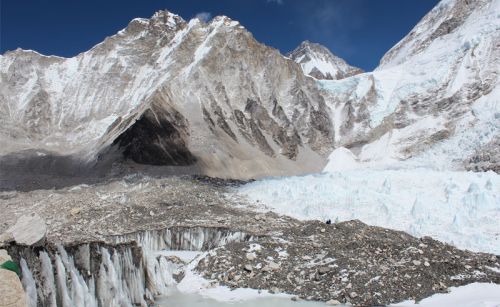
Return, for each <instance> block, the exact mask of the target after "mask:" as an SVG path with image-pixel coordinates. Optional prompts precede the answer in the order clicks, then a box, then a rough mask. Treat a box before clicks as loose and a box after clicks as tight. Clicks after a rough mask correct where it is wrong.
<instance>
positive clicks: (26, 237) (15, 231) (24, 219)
mask: <svg viewBox="0 0 500 307" xmlns="http://www.w3.org/2000/svg"><path fill="white" fill-rule="evenodd" d="M46 232H47V226H46V225H45V221H44V220H43V219H42V218H41V217H40V216H39V215H38V214H36V213H32V214H30V215H23V216H21V217H20V218H19V219H18V220H17V222H16V224H14V226H12V227H10V228H9V229H8V230H7V231H6V232H5V233H4V234H2V236H1V237H2V238H4V239H9V241H11V239H13V240H14V241H15V242H16V243H17V244H24V245H34V244H37V243H39V242H40V241H42V240H43V239H44V238H45V234H46ZM2 241H3V242H5V240H2Z"/></svg>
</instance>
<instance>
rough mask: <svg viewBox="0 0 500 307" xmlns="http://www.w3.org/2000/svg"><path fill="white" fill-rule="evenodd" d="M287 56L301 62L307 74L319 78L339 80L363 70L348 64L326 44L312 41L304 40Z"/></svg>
mask: <svg viewBox="0 0 500 307" xmlns="http://www.w3.org/2000/svg"><path fill="white" fill-rule="evenodd" d="M287 56H288V57H290V58H291V59H292V60H294V61H295V62H297V63H299V64H300V66H301V67H302V70H303V71H304V73H305V74H306V75H308V76H311V77H314V78H316V79H318V80H339V79H344V78H347V77H350V76H354V75H357V74H360V73H362V72H363V70H361V69H360V68H357V67H354V66H351V65H349V64H347V62H346V61H344V60H343V59H341V58H339V57H338V56H336V55H334V54H333V53H332V52H331V51H330V50H328V48H326V47H325V46H323V45H320V44H317V43H311V42H310V41H304V42H302V43H301V44H300V45H299V46H298V47H297V48H295V50H293V51H292V52H290V53H289V54H288V55H287Z"/></svg>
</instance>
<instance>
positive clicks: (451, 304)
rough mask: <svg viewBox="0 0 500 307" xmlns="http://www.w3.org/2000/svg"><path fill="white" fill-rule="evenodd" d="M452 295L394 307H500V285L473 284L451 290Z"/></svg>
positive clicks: (448, 294) (432, 297)
mask: <svg viewBox="0 0 500 307" xmlns="http://www.w3.org/2000/svg"><path fill="white" fill-rule="evenodd" d="M450 290H451V291H450V293H445V294H435V295H433V296H431V297H428V298H426V299H424V300H422V301H420V302H418V303H415V302H414V301H405V302H402V303H399V304H394V305H391V306H394V307H396V306H397V307H410V306H419V307H455V306H460V307H498V306H500V285H497V284H486V283H473V284H469V285H466V286H462V287H453V288H450Z"/></svg>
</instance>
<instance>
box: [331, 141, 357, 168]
mask: <svg viewBox="0 0 500 307" xmlns="http://www.w3.org/2000/svg"><path fill="white" fill-rule="evenodd" d="M358 167H359V163H358V161H357V157H356V156H355V155H354V154H353V153H352V152H351V151H350V150H349V149H347V148H345V147H339V148H337V149H335V150H334V151H333V152H332V153H331V154H330V156H329V157H328V164H327V165H326V166H325V169H324V170H323V171H325V172H329V173H332V172H340V171H346V170H350V169H356V168H358Z"/></svg>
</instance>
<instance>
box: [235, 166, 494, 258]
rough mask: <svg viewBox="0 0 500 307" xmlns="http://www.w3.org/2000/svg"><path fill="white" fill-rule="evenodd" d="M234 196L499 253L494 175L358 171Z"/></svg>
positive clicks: (275, 181) (277, 181) (275, 183)
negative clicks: (355, 220)
mask: <svg viewBox="0 0 500 307" xmlns="http://www.w3.org/2000/svg"><path fill="white" fill-rule="evenodd" d="M331 166H332V168H333V169H334V167H333V165H331ZM351 166H352V165H351ZM339 167H340V166H339ZM238 192H239V193H241V194H243V195H245V196H247V197H248V198H249V199H250V200H251V201H253V202H254V203H259V204H261V205H262V209H263V210H267V209H271V210H273V211H276V212H278V213H282V214H287V215H290V216H293V217H295V218H299V219H320V220H327V219H331V220H332V221H345V220H352V219H359V220H361V221H363V222H365V223H367V224H370V225H375V226H381V227H387V228H391V229H396V230H402V231H406V232H408V233H410V234H412V235H415V236H418V237H420V236H431V237H433V238H435V239H438V240H441V241H444V242H448V243H450V244H453V245H455V246H457V247H459V248H464V249H469V250H473V251H480V252H490V253H495V254H500V223H499V222H498V221H500V176H499V175H498V174H496V173H494V172H486V173H473V172H452V171H435V170H430V169H424V168H416V169H394V170H389V169H385V170H384V169H382V170H381V169H378V170H376V169H366V168H365V169H363V168H357V169H349V170H345V171H342V172H337V171H332V172H324V173H321V174H311V175H306V176H295V177H283V178H269V179H264V180H259V181H256V182H253V183H249V184H246V185H244V186H242V187H240V188H239V190H238Z"/></svg>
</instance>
